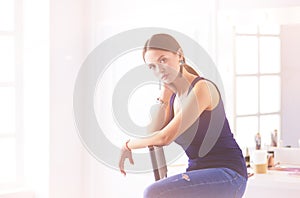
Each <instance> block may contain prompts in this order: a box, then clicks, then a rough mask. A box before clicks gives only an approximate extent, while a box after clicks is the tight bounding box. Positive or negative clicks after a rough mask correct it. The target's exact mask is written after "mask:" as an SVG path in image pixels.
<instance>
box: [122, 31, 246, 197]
mask: <svg viewBox="0 0 300 198" xmlns="http://www.w3.org/2000/svg"><path fill="white" fill-rule="evenodd" d="M143 58H144V61H145V63H146V64H147V65H148V66H149V68H150V69H151V70H152V71H153V72H154V74H155V75H156V76H157V77H158V78H159V79H160V80H161V81H162V83H163V85H164V86H163V89H162V93H161V96H160V98H159V101H160V103H161V107H162V108H161V110H162V111H164V112H165V114H164V115H165V116H164V117H165V120H164V123H163V124H162V125H161V126H163V127H162V128H159V129H157V130H156V131H154V132H153V135H152V136H150V137H148V138H143V139H131V140H128V141H127V142H126V143H125V144H124V146H123V148H122V152H121V157H120V162H119V168H120V171H121V172H122V173H123V174H126V172H125V171H124V161H125V159H126V158H128V159H129V161H130V162H131V163H132V164H133V159H132V155H131V150H133V149H139V148H145V147H147V146H151V145H155V146H165V145H168V144H170V143H171V142H173V141H175V142H176V143H178V144H179V145H181V146H182V148H183V149H184V150H185V153H186V155H187V156H188V158H189V163H188V168H187V170H186V172H185V173H183V174H178V175H174V176H171V177H168V178H165V179H162V180H160V181H157V182H155V183H154V184H152V185H150V186H149V187H148V188H147V189H146V190H145V192H144V197H147V198H150V197H151V198H153V197H161V198H168V197H172V198H174V197H175V198H178V197H186V198H193V197H197V198H199V197H205V198H207V197H214V198H216V197H222V198H227V197H228V198H229V197H230V198H233V197H242V195H243V193H244V191H245V188H246V183H247V169H246V165H245V161H244V157H243V155H242V152H241V150H240V148H239V146H238V144H237V143H236V141H235V139H234V138H233V134H232V133H231V130H230V127H229V124H228V121H227V118H226V115H225V111H224V106H223V101H222V98H221V95H220V93H219V90H218V88H217V87H216V85H215V84H214V83H213V82H211V81H209V80H207V79H205V78H203V77H200V76H199V75H198V74H197V73H196V72H195V70H193V69H192V68H191V67H190V66H188V65H187V64H186V63H185V57H184V54H183V51H182V49H181V47H180V45H179V44H178V42H177V41H176V40H175V39H174V38H173V37H172V36H170V35H168V34H155V35H153V36H152V37H151V38H150V39H149V40H148V41H147V42H146V44H145V47H144V51H143Z"/></svg>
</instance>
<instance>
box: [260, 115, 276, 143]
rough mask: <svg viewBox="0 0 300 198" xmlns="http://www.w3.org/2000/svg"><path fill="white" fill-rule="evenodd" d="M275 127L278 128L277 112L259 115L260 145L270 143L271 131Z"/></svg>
mask: <svg viewBox="0 0 300 198" xmlns="http://www.w3.org/2000/svg"><path fill="white" fill-rule="evenodd" d="M275 129H277V130H279V129H280V116H279V115H278V114H276V115H264V116H261V117H260V133H261V142H262V145H270V144H271V133H272V132H273V131H274V130H275ZM278 137H279V134H278Z"/></svg>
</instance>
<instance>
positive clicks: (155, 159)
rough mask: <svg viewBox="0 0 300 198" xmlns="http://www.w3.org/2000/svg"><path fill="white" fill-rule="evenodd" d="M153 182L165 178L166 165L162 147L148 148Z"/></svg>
mask: <svg viewBox="0 0 300 198" xmlns="http://www.w3.org/2000/svg"><path fill="white" fill-rule="evenodd" d="M149 152H150V157H151V162H152V168H153V173H154V179H155V181H158V180H160V179H163V178H165V177H167V172H168V169H167V164H166V158H165V153H164V149H163V147H158V146H149Z"/></svg>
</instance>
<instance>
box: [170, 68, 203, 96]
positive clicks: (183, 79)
mask: <svg viewBox="0 0 300 198" xmlns="http://www.w3.org/2000/svg"><path fill="white" fill-rule="evenodd" d="M196 77H197V76H196V75H193V74H191V73H189V72H187V71H186V70H185V69H183V71H182V75H181V76H177V78H176V79H175V80H174V82H172V83H171V84H170V85H171V86H172V88H173V89H174V92H175V93H177V96H179V97H180V96H183V95H184V94H185V93H187V92H188V89H189V87H190V85H191V83H192V81H193V80H194V79H195V78H196Z"/></svg>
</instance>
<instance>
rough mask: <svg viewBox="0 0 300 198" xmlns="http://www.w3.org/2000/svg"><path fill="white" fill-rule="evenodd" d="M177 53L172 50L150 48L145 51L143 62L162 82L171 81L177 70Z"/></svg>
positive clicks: (168, 82)
mask: <svg viewBox="0 0 300 198" xmlns="http://www.w3.org/2000/svg"><path fill="white" fill-rule="evenodd" d="M179 60H180V59H179V55H178V54H175V53H173V52H169V51H165V50H158V49H150V50H148V51H147V52H146V53H145V62H146V64H147V65H148V67H149V69H151V70H152V71H153V72H154V74H155V75H156V76H157V77H158V78H159V79H161V81H162V82H164V83H167V84H170V83H172V82H173V81H174V80H175V79H176V77H177V76H178V72H179V68H180V67H179Z"/></svg>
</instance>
